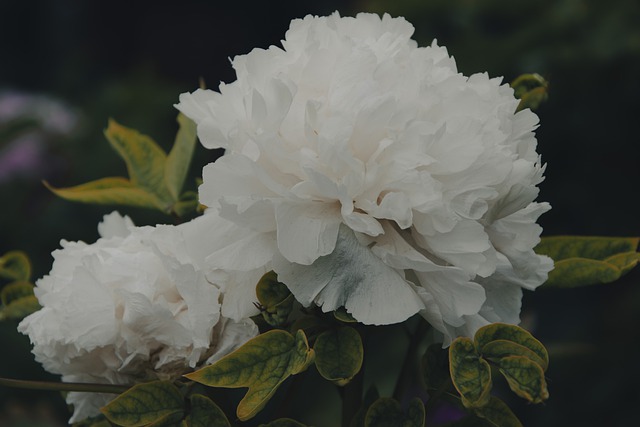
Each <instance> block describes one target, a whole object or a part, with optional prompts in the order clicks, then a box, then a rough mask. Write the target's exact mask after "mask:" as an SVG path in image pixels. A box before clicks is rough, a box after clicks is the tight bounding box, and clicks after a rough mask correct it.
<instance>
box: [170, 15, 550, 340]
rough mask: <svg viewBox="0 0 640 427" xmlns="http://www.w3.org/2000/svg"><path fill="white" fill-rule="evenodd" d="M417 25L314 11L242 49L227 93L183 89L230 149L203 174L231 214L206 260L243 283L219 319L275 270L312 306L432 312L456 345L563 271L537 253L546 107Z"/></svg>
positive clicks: (513, 312) (512, 312) (209, 132)
mask: <svg viewBox="0 0 640 427" xmlns="http://www.w3.org/2000/svg"><path fill="white" fill-rule="evenodd" d="M412 33H413V27H412V25H411V24H409V23H408V22H407V21H405V20H404V19H403V18H391V17H390V16H388V15H384V16H383V17H382V18H380V17H379V16H377V15H373V14H359V15H358V16H357V17H355V18H349V17H340V16H339V15H338V14H337V13H334V14H333V15H331V16H329V17H311V16H307V17H306V18H304V19H302V20H294V21H293V22H292V23H291V27H290V29H289V31H288V32H287V34H286V38H285V40H283V42H282V45H283V48H282V49H280V48H277V47H273V46H272V47H270V48H269V49H267V50H262V49H255V50H253V51H252V52H251V53H249V54H248V55H243V56H237V57H235V58H234V60H233V68H234V69H235V71H236V74H237V80H236V81H234V82H232V83H230V84H221V85H220V92H215V91H211V90H197V91H196V92H194V93H192V94H183V95H181V97H180V103H179V104H178V105H177V108H178V109H179V110H181V111H182V112H183V113H185V114H186V115H187V116H189V117H190V118H192V119H193V120H195V121H196V123H197V124H198V136H199V137H200V140H201V142H202V144H203V145H204V146H205V147H207V148H219V147H222V148H224V149H225V150H226V153H225V155H223V156H222V157H221V158H220V159H218V160H217V161H216V162H215V163H212V164H209V165H207V166H206V167H205V168H204V171H203V179H204V183H203V185H202V186H201V187H200V201H201V202H202V203H203V204H205V205H207V206H209V207H210V208H211V209H212V210H215V211H216V212H217V215H219V217H220V219H219V220H218V221H217V223H216V224H217V225H215V226H212V228H211V230H210V232H209V233H210V235H211V236H216V237H211V238H212V239H215V241H216V242H217V243H218V245H217V247H216V248H215V250H214V251H212V252H211V254H210V256H209V257H208V258H207V259H206V262H207V263H208V267H210V268H212V269H214V270H217V271H220V272H225V274H226V275H227V277H226V279H225V278H221V281H222V282H224V283H225V284H226V285H225V286H227V288H229V289H233V291H232V292H231V293H230V294H228V295H227V298H226V299H225V306H223V315H225V316H229V317H233V318H236V319H240V318H242V317H244V316H247V315H249V314H254V313H255V308H254V307H253V302H254V301H255V300H256V298H255V293H254V287H255V281H250V280H244V281H243V280H240V281H238V280H237V279H238V277H241V276H239V275H244V276H245V277H250V276H258V277H259V273H261V272H263V271H265V270H269V269H274V270H275V271H276V273H277V274H278V275H279V278H280V280H281V281H283V282H284V283H285V284H286V285H287V286H288V287H289V288H290V289H291V291H292V292H293V294H294V295H295V297H296V299H298V300H299V301H300V302H301V303H303V304H304V305H311V304H316V305H318V306H321V307H322V309H323V310H324V311H330V310H335V309H337V308H339V307H341V306H344V307H345V308H346V309H347V311H349V312H350V313H351V314H352V315H353V316H354V317H355V318H356V319H357V320H359V321H361V322H363V323H367V324H390V323H396V322H401V321H403V320H405V319H407V318H409V317H410V316H412V315H414V314H416V313H420V314H421V315H422V316H424V318H425V319H427V321H429V322H430V323H431V324H432V325H433V326H434V327H435V328H437V329H438V330H439V331H441V332H442V333H443V334H444V336H445V344H447V343H448V342H450V340H451V339H452V338H454V337H456V336H459V335H472V334H473V333H474V332H475V330H477V329H478V328H479V327H481V326H483V325H485V324H487V323H491V322H496V321H502V322H508V323H518V322H519V312H520V301H521V296H522V289H523V288H525V289H535V288H536V287H537V286H539V285H540V284H542V283H543V282H544V281H545V280H546V277H547V273H548V272H549V270H550V269H551V268H552V261H551V260H550V259H549V258H546V257H542V256H538V255H536V254H535V253H534V251H533V249H532V248H533V247H534V246H535V245H536V244H537V243H538V241H539V234H540V232H541V228H540V227H539V226H538V225H537V224H536V221H537V218H538V216H539V215H540V214H542V213H543V212H545V211H547V210H548V209H549V205H548V204H547V203H537V202H535V201H534V200H535V199H536V197H537V195H538V189H537V187H536V185H537V184H538V183H540V182H541V181H542V179H543V169H544V168H543V167H542V165H541V162H540V158H539V156H538V154H537V153H536V139H535V136H534V134H533V130H534V129H535V127H536V125H537V122H538V119H537V117H536V115H535V114H534V113H532V112H531V111H529V110H524V111H520V112H518V113H515V110H516V107H517V105H518V100H517V99H515V98H514V96H513V90H512V89H511V88H510V87H509V86H508V85H502V84H501V80H500V79H490V78H489V77H488V76H487V75H486V74H475V75H472V76H470V77H465V76H463V75H462V74H460V73H458V71H457V69H456V65H455V62H454V60H453V58H451V57H450V56H449V55H448V53H447V51H446V49H445V48H443V47H439V46H437V44H436V43H435V41H434V43H433V44H432V45H431V46H429V47H418V46H417V44H416V42H415V41H414V40H412V39H411V35H412ZM212 223H214V222H212ZM229 271H234V272H236V275H235V276H233V277H230V276H228V272H229Z"/></svg>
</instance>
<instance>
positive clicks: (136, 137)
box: [104, 120, 177, 203]
mask: <svg viewBox="0 0 640 427" xmlns="http://www.w3.org/2000/svg"><path fill="white" fill-rule="evenodd" d="M104 134H105V136H106V137H107V139H108V140H109V143H110V144H111V146H112V147H113V148H114V149H115V150H116V151H117V152H118V154H119V155H120V157H122V159H123V160H124V161H125V163H126V164H127V171H128V173H129V179H130V180H131V183H132V184H133V185H135V186H137V187H140V188H143V189H145V190H147V191H148V192H149V193H151V194H154V195H155V196H157V197H158V198H159V199H160V200H162V201H163V202H166V203H170V202H172V201H175V200H176V199H177V198H174V197H172V196H171V194H170V193H169V189H168V188H167V184H166V182H165V178H164V174H165V163H166V161H167V155H166V153H165V152H164V150H163V149H162V148H160V147H159V146H158V144H156V142H155V141H154V140H152V139H151V138H149V137H148V136H146V135H142V134H141V133H139V132H138V131H136V130H134V129H129V128H126V127H124V126H121V125H119V124H118V123H116V122H115V121H114V120H109V126H108V127H107V129H106V130H105V132H104Z"/></svg>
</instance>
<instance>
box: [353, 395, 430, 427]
mask: <svg viewBox="0 0 640 427" xmlns="http://www.w3.org/2000/svg"><path fill="white" fill-rule="evenodd" d="M424 418H425V412H424V404H423V403H422V401H421V400H420V399H417V398H416V399H413V400H412V401H411V403H410V404H409V408H407V413H406V414H405V412H404V411H403V410H402V407H401V406H400V403H398V401H396V400H394V399H391V398H388V397H382V398H380V399H378V400H376V401H375V402H374V403H373V404H372V405H371V406H370V407H369V410H368V411H367V415H366V417H365V420H364V425H365V427H423V426H424Z"/></svg>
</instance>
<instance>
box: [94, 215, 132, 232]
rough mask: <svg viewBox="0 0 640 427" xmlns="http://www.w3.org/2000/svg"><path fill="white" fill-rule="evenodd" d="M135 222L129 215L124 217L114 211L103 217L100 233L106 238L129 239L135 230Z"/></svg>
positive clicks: (99, 227)
mask: <svg viewBox="0 0 640 427" xmlns="http://www.w3.org/2000/svg"><path fill="white" fill-rule="evenodd" d="M134 227H135V226H134V224H133V221H131V218H129V217H128V216H127V215H125V216H122V215H120V213H119V212H118V211H113V212H111V213H110V214H108V215H105V216H104V217H103V220H102V222H100V223H98V233H99V234H100V236H102V237H104V238H110V237H127V236H128V235H129V234H130V233H131V230H132V229H133V228H134Z"/></svg>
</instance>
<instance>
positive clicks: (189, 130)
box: [165, 113, 196, 200]
mask: <svg viewBox="0 0 640 427" xmlns="http://www.w3.org/2000/svg"><path fill="white" fill-rule="evenodd" d="M178 125H179V129H178V134H177V135H176V139H175V142H174V143H173V147H172V148H171V152H170V153H169V155H168V156H167V160H166V163H165V181H166V184H167V189H168V190H169V193H171V196H172V197H173V199H174V200H177V199H178V197H179V195H180V192H181V191H182V187H183V186H184V180H185V178H186V177H187V173H188V172H189V166H190V165H191V158H192V157H193V150H194V148H195V146H196V124H195V122H194V121H193V120H191V119H189V118H188V117H187V116H185V115H184V114H182V113H180V114H178Z"/></svg>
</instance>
